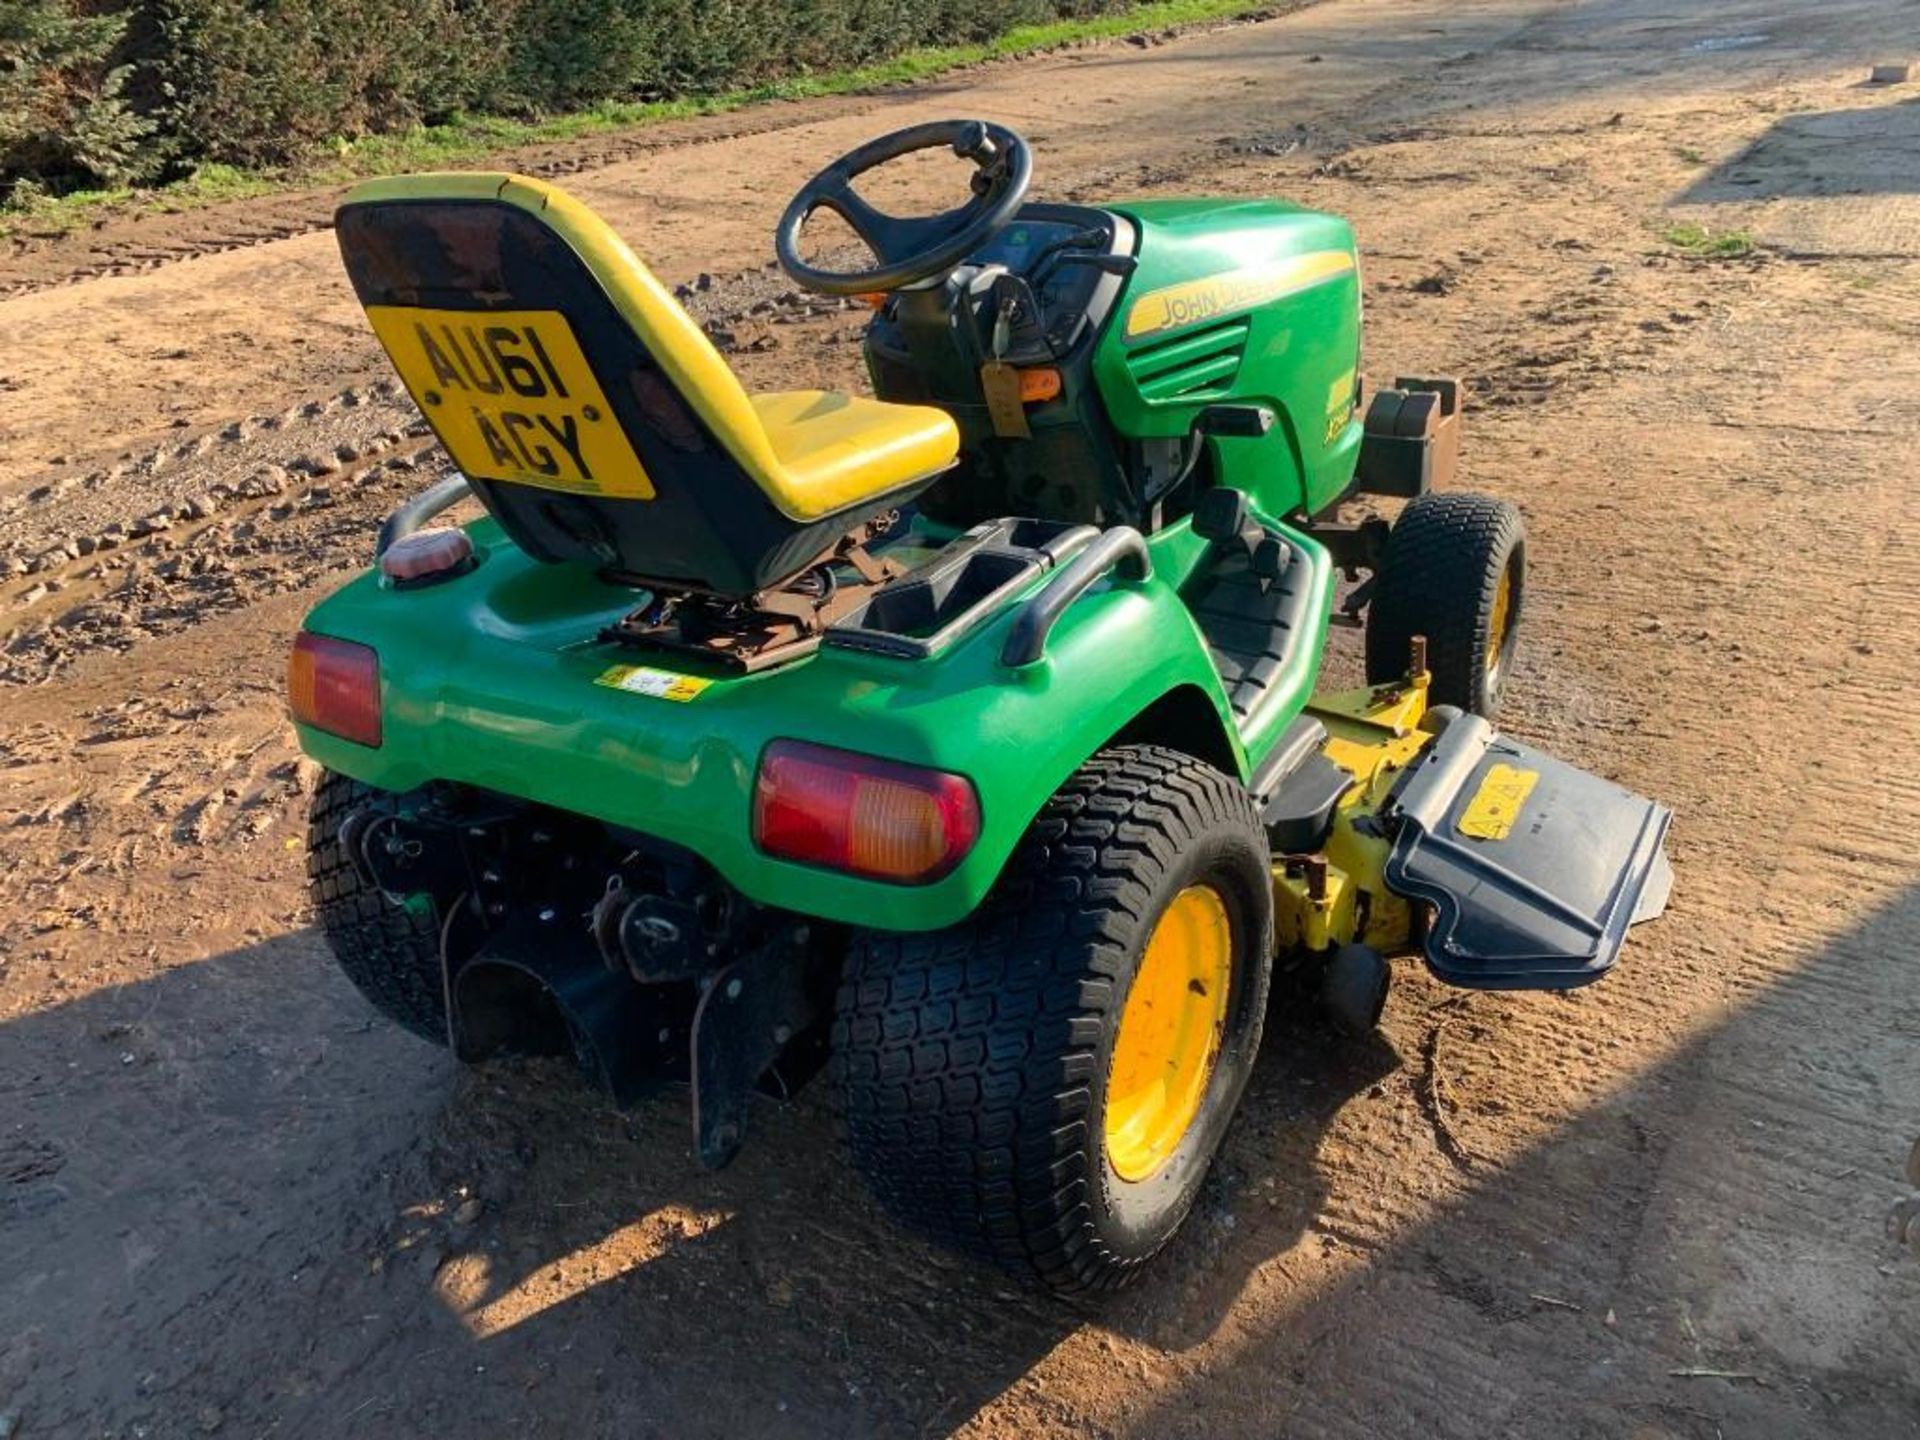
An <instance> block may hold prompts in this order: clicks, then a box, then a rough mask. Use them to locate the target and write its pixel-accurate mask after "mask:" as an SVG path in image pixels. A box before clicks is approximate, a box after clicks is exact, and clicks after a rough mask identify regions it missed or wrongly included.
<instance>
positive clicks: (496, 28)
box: [0, 0, 1130, 197]
mask: <svg viewBox="0 0 1920 1440" xmlns="http://www.w3.org/2000/svg"><path fill="white" fill-rule="evenodd" d="M1129 3H1130V0H0V197H4V195H5V194H6V193H7V192H10V191H15V190H17V189H19V188H21V187H31V188H33V189H36V190H37V189H39V188H46V189H52V190H61V189H71V188H75V187H79V186H98V185H101V184H106V183H123V182H126V181H130V180H139V179H145V178H150V177H151V176H153V175H154V174H156V173H157V172H159V171H161V170H163V169H169V168H170V169H173V170H176V171H178V170H183V169H187V168H190V167H192V166H194V165H196V164H200V163H204V162H210V161H211V162H220V163H226V164H236V165H248V166H261V165H276V164H285V163H288V162H293V161H297V160H299V159H301V158H302V157H304V156H308V155H311V154H312V153H314V151H315V150H316V148H317V147H319V146H322V145H324V144H325V143H327V142H329V141H332V140H336V139H346V138H353V137H358V136H364V135H369V134H378V133H382V132H387V131H394V130H402V129H406V128H408V127H411V126H414V125H418V124H423V123H424V124H431V123H437V122H442V121H446V120H448V119H451V118H453V117H455V116H459V115H504V116H511V117H515V118H537V117H540V116H543V115H548V114H552V113H554V112H558V111H565V110H573V109H579V108H583V107H586V106H590V105H593V104H595V103H596V102H600V101H606V100H642V101H644V100H661V99H674V98H679V97H685V96H701V95H710V94H714V93H718V92H722V91H727V90H734V89H740V88H745V87H749V86H753V85H759V84H765V83H769V82H774V81H778V80H780V79H782V78H784V77H788V76H792V75H797V74H803V73H806V72H809V71H820V70H840V69H846V68H848V67H850V66H856V65H861V64H865V63H869V62H872V61H875V60H881V59H884V58H886V57H888V56H891V55H895V54H898V53H900V52H902V51H905V50H909V49H912V48H914V47H916V46H922V45H943V44H958V43H968V42H975V41H981V40H986V39H990V38H992V37H993V36H995V35H999V34H1002V33H1004V32H1005V31H1006V30H1008V29H1011V28H1012V27H1014V26H1016V25H1022V24H1027V23H1032V22H1040V21H1046V20H1052V19H1057V18H1061V17H1068V16H1073V17H1077V16H1085V15H1091V14H1096V13H1100V12H1103V11H1111V10H1120V9H1124V8H1126V7H1127V5H1128V4H1129Z"/></svg>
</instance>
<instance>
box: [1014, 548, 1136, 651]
mask: <svg viewBox="0 0 1920 1440" xmlns="http://www.w3.org/2000/svg"><path fill="white" fill-rule="evenodd" d="M1116 567H1117V568H1118V569H1119V571H1120V573H1121V575H1122V577H1123V578H1125V579H1128V580H1132V581H1134V582H1136V583H1138V582H1139V581H1142V580H1146V579H1148V578H1150V577H1151V576H1152V574H1153V556H1152V555H1151V554H1149V553H1148V551H1147V542H1146V540H1145V539H1144V538H1143V537H1142V536H1141V534H1140V532H1139V531H1138V530H1135V529H1134V528H1133V527H1132V526H1131V525H1117V526H1115V527H1114V528H1113V529H1111V530H1108V531H1106V532H1105V533H1103V534H1102V535H1101V536H1100V538H1099V539H1097V540H1095V541H1093V542H1092V543H1091V544H1089V545H1088V546H1087V548H1086V549H1084V550H1082V551H1081V552H1080V553H1079V554H1078V555H1076V556H1074V557H1073V559H1072V560H1070V561H1069V562H1068V563H1067V564H1066V565H1065V566H1064V567H1062V569H1061V570H1060V571H1059V572H1058V573H1057V574H1056V575H1055V576H1054V577H1053V579H1052V580H1051V581H1049V582H1048V583H1047V585H1046V587H1045V588H1044V589H1043V590H1041V591H1040V593H1039V594H1037V595H1035V596H1034V597H1033V598H1032V599H1031V600H1029V601H1027V603H1026V604H1025V606H1023V607H1022V608H1021V611H1020V613H1019V614H1018V615H1016V616H1015V617H1014V621H1013V629H1012V630H1010V631H1008V632H1007V640H1006V644H1004V645H1003V646H1001V647H1000V663H1001V664H1002V665H1004V666H1006V667H1007V668H1008V669H1009V670H1018V669H1020V668H1021V667H1023V666H1026V665H1031V664H1033V663H1034V662H1035V661H1036V660H1038V659H1039V658H1040V657H1041V656H1043V655H1045V654H1046V653H1047V637H1048V636H1049V635H1051V634H1052V633H1053V627H1054V626H1055V625H1057V624H1058V623H1059V622H1060V617H1061V616H1062V615H1064V614H1066V613H1067V607H1068V606H1070V605H1072V604H1073V602H1074V601H1076V600H1078V599H1079V598H1080V597H1081V596H1082V595H1084V594H1085V593H1086V592H1087V591H1088V590H1089V589H1091V588H1092V587H1093V584H1094V582H1095V581H1097V580H1099V579H1100V578H1101V577H1102V576H1104V575H1105V574H1106V573H1107V572H1108V571H1109V570H1112V569H1115V568H1116Z"/></svg>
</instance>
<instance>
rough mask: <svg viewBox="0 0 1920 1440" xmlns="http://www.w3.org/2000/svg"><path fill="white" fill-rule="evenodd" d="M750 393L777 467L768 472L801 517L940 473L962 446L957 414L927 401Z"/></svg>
mask: <svg viewBox="0 0 1920 1440" xmlns="http://www.w3.org/2000/svg"><path fill="white" fill-rule="evenodd" d="M751 398H752V402H753V411H754V414H755V415H756V416H757V417H758V418H759V421H760V426H761V428H762V429H763V430H765V431H766V435H767V441H768V443H769V444H770V445H771V446H772V447H773V456H774V462H775V465H776V466H777V468H778V473H777V474H775V475H769V476H768V477H766V479H767V481H768V482H771V483H769V484H768V486H767V488H769V489H771V490H774V491H775V492H776V493H777V495H778V498H779V501H780V508H781V509H782V510H784V511H786V512H787V513H788V514H789V515H791V516H792V517H793V518H794V519H796V520H818V519H819V518H820V517H821V516H823V515H831V514H833V513H834V512H835V511H836V510H845V509H847V508H848V507H849V506H852V505H859V504H862V503H864V502H867V501H872V500H878V499H881V498H882V497H884V496H886V495H889V494H891V493H892V492H894V491H895V490H899V489H902V488H904V487H905V486H908V485H911V484H912V483H913V482H914V481H916V480H924V479H926V478H927V477H928V476H930V475H935V474H938V473H939V472H940V471H942V470H944V469H946V468H947V466H949V465H951V464H952V463H953V460H954V456H956V455H957V454H959V452H960V431H959V428H958V427H957V426H956V425H955V424H954V423H953V417H952V416H951V415H949V414H947V413H946V411H944V410H935V409H934V408H932V407H931V406H928V405H894V404H889V403H887V402H886V401H883V400H865V399H862V398H860V397H859V396H857V395H841V394H838V393H836V392H834V391H831V390H782V391H778V392H775V393H772V394H766V395H755V396H753V397H751Z"/></svg>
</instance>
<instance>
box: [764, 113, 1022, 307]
mask: <svg viewBox="0 0 1920 1440" xmlns="http://www.w3.org/2000/svg"><path fill="white" fill-rule="evenodd" d="M942 147H947V148H950V149H951V150H952V151H953V153H954V154H956V155H958V156H960V157H961V158H962V159H964V160H971V161H973V163H974V165H975V166H976V167H977V168H976V169H975V170H974V172H973V176H972V187H973V196H972V198H971V199H969V200H968V201H967V203H966V204H964V205H962V206H960V207H959V208H958V209H956V210H949V211H947V212H946V213H945V214H943V215H926V216H912V217H900V216H894V215H887V214H884V213H882V212H881V211H879V210H876V209H874V207H873V206H871V205H869V204H868V203H867V202H866V201H865V200H863V199H861V198H860V197H859V196H858V195H856V194H855V193H854V190H853V182H854V180H855V179H856V178H858V177H859V176H861V175H864V174H866V173H867V171H869V170H873V169H877V168H878V167H880V166H882V165H884V164H886V163H887V162H888V161H889V160H898V159H899V158H900V157H901V156H903V155H911V154H913V153H914V152H915V151H918V150H937V149H940V148H942ZM1032 178H1033V151H1032V150H1031V148H1029V147H1028V145H1027V142H1026V141H1025V140H1022V139H1021V138H1020V137H1019V136H1018V135H1016V134H1015V133H1014V132H1013V131H1011V130H1009V129H1007V127H1006V126H1004V125H995V124H992V123H991V122H989V121H985V120H933V121H929V122H928V123H927V124H925V125H910V126H908V127H907V128H906V129H905V130H896V131H894V132H893V133H892V134H891V135H882V136H881V137H880V138H879V139H878V140H869V141H868V142H867V143H866V144H864V145H862V146H861V147H860V148H859V149H857V150H850V151H848V152H847V153H846V154H845V155H842V156H841V157H840V158H839V159H838V160H836V161H834V162H833V164H831V165H829V166H828V167H827V168H826V169H824V170H822V171H821V172H820V173H819V174H818V175H816V176H814V177H813V179H811V180H809V181H808V182H807V183H806V184H805V185H802V186H801V187H800V193H799V194H797V195H795V196H794V197H793V201H792V203H791V204H789V205H788V206H787V211H786V214H784V215H782V216H781V217H780V227H779V229H777V230H776V231H775V232H774V237H773V248H774V253H775V254H776V255H778V256H779V257H780V268H781V269H783V270H785V271H786V272H787V274H789V275H791V276H792V277H793V278H794V280H795V281H797V282H798V283H799V284H801V285H803V286H805V287H806V288H807V289H809V290H815V291H818V292H819V293H820V294H822V295H859V294H863V293H867V292H870V291H875V290H898V289H900V288H901V287H902V286H905V285H912V284H915V283H917V282H918V281H922V280H932V279H935V278H937V277H938V276H941V275H945V274H946V273H947V272H948V271H949V270H951V269H953V267H954V266H956V265H958V264H959V263H960V262H961V261H962V260H964V259H966V258H967V256H969V255H971V254H972V253H973V252H974V251H976V250H978V249H979V248H980V247H981V246H982V245H984V244H986V243H987V241H989V240H991V239H992V238H993V237H994V236H995V235H997V234H999V233H1000V231H1001V229H1002V228H1004V227H1005V225H1006V224H1007V222H1008V221H1009V220H1011V219H1013V214H1014V211H1016V210H1018V209H1019V208H1020V202H1021V201H1022V200H1023V199H1025V198H1026V194H1027V182H1028V181H1029V180H1031V179H1032ZM822 206H825V207H826V208H827V209H829V210H831V211H833V212H834V214H836V215H838V216H839V217H840V218H841V219H843V220H845V221H846V222H847V224H848V225H849V226H851V227H852V228H853V233H854V234H856V235H858V236H859V237H860V238H861V239H862V240H864V241H865V242H866V243H867V245H868V246H869V247H870V248H871V249H872V250H873V253H874V254H875V255H877V256H878V257H879V260H880V263H879V264H878V265H876V266H874V267H873V268H872V269H871V270H819V269H816V268H814V267H813V266H811V265H809V264H807V262H806V261H804V260H802V259H801V258H800V230H801V227H802V226H804V225H805V224H806V223H807V217H808V216H810V215H812V214H813V212H814V211H815V210H818V209H819V208H821V207H822Z"/></svg>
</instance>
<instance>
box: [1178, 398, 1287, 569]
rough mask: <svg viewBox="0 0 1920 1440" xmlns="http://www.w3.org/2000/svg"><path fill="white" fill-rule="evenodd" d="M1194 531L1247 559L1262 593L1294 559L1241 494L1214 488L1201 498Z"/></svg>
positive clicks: (1252, 407)
mask: <svg viewBox="0 0 1920 1440" xmlns="http://www.w3.org/2000/svg"><path fill="white" fill-rule="evenodd" d="M1214 408H1215V409H1246V410H1251V409H1256V408H1257V407H1255V406H1216V407H1214ZM1193 531H1194V534H1196V535H1198V536H1200V537H1201V538H1202V539H1205V540H1211V541H1212V542H1213V545H1214V548H1215V549H1224V550H1229V551H1232V550H1238V551H1239V552H1240V553H1241V554H1242V555H1244V556H1246V559H1247V568H1248V569H1249V570H1251V571H1252V572H1253V574H1254V577H1255V578H1256V579H1258V580H1259V582H1260V591H1261V593H1262V594H1265V593H1266V592H1267V591H1268V590H1269V589H1271V588H1272V586H1273V583H1274V582H1275V581H1276V580H1278V579H1279V578H1280V577H1281V576H1282V575H1284V574H1286V573H1287V566H1288V565H1289V564H1290V563H1291V562H1292V560H1293V550H1292V547H1291V546H1289V545H1287V544H1286V543H1285V542H1284V541H1282V540H1281V539H1280V538H1279V537H1278V536H1274V535H1269V534H1268V533H1267V529H1266V527H1265V526H1264V525H1262V524H1261V523H1260V522H1259V521H1258V520H1257V519H1255V518H1254V515H1253V512H1252V510H1250V509H1249V508H1248V506H1247V497H1246V495H1245V494H1243V493H1242V492H1241V491H1238V490H1231V489H1228V488H1226V487H1225V486H1216V487H1215V488H1214V489H1212V490H1208V491H1207V492H1205V493H1204V494H1203V495H1201V497H1200V500H1199V503H1197V504H1196V505H1195V506H1194V507H1193Z"/></svg>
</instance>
